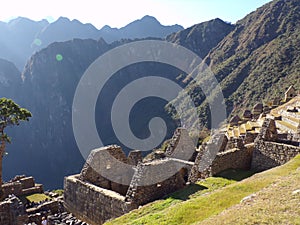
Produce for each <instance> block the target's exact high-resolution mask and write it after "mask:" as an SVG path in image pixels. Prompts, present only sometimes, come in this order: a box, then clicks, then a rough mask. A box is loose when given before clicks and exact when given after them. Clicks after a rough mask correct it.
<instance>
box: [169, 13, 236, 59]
mask: <svg viewBox="0 0 300 225" xmlns="http://www.w3.org/2000/svg"><path fill="white" fill-rule="evenodd" d="M234 27H235V26H234V25H231V24H229V23H226V22H224V21H222V20H221V19H218V18H217V19H213V20H210V21H207V22H204V23H200V24H196V25H194V26H192V27H190V28H187V29H185V30H182V31H179V32H177V33H173V34H170V35H169V36H167V38H166V39H167V41H170V42H172V43H175V44H178V45H182V46H184V47H186V48H188V49H190V50H191V51H193V52H195V53H196V54H198V55H199V56H200V57H201V58H204V57H205V56H206V55H207V54H208V53H209V51H210V50H212V48H214V47H215V46H217V44H218V43H219V42H220V41H221V40H222V39H223V38H224V37H225V36H227V35H228V34H229V33H230V32H231V31H232V30H233V29H234Z"/></svg>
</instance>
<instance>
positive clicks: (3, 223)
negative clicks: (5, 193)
mask: <svg viewBox="0 0 300 225" xmlns="http://www.w3.org/2000/svg"><path fill="white" fill-rule="evenodd" d="M27 222H28V216H27V215H26V212H25V207H24V205H23V204H22V202H21V201H20V200H19V199H18V198H17V197H16V196H10V197H9V198H7V199H5V200H4V201H3V202H1V203H0V225H23V224H25V223H27Z"/></svg>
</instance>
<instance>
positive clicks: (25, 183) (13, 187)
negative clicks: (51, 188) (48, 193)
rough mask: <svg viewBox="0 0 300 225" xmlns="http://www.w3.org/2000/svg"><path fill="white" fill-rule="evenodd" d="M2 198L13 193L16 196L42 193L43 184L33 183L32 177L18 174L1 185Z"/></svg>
mask: <svg viewBox="0 0 300 225" xmlns="http://www.w3.org/2000/svg"><path fill="white" fill-rule="evenodd" d="M2 189H3V194H4V198H6V197H8V196H9V195H11V194H13V195H16V196H22V195H31V194H36V193H43V191H44V190H43V185H42V184H35V181H34V178H33V177H26V176H25V175H18V176H16V177H15V178H13V179H12V180H11V181H9V182H7V183H5V184H3V185H2Z"/></svg>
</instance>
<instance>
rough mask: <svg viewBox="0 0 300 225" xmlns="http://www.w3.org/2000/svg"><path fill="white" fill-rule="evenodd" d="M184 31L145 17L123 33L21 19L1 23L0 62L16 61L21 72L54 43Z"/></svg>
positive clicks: (63, 22) (73, 23)
mask: <svg viewBox="0 0 300 225" xmlns="http://www.w3.org/2000/svg"><path fill="white" fill-rule="evenodd" d="M182 29H183V27H182V26H180V25H171V26H164V25H162V24H160V23H159V22H158V21H157V20H156V19H155V18H154V17H151V16H144V17H143V18H142V19H140V20H135V21H133V22H131V23H129V24H128V25H126V26H124V27H122V28H120V29H118V28H110V27H109V26H104V27H103V28H102V29H97V28H96V27H94V26H93V25H92V24H90V23H85V24H84V23H81V22H80V21H79V20H76V19H73V20H70V19H68V18H66V17H59V18H58V19H57V20H56V21H54V22H52V23H49V22H48V21H47V20H45V19H44V20H41V21H33V20H30V19H28V18H25V17H18V18H16V19H13V20H11V21H9V22H7V23H5V22H1V23H0V47H1V49H2V51H1V52H0V58H4V59H7V60H9V61H14V63H15V64H16V65H17V67H18V68H19V69H20V70H22V69H23V67H24V65H25V63H26V61H27V60H28V59H29V57H30V56H31V55H32V54H33V53H34V52H35V51H39V50H41V49H42V48H45V47H47V46H48V45H49V44H51V43H53V42H63V41H68V40H72V39H73V38H81V39H90V38H91V39H94V40H98V39H100V38H103V39H104V40H105V41H106V42H108V43H111V42H113V41H118V40H121V39H128V38H131V39H135V38H147V37H154V38H164V37H165V36H167V35H168V34H170V33H173V32H177V31H179V30H182ZM25 31H26V32H25ZM24 33H25V35H24Z"/></svg>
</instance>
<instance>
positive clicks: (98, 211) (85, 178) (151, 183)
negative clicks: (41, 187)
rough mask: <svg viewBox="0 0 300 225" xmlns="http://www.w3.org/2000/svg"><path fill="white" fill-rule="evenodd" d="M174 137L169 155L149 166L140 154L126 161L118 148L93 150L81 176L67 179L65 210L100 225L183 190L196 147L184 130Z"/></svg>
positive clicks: (65, 185)
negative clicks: (190, 160)
mask: <svg viewBox="0 0 300 225" xmlns="http://www.w3.org/2000/svg"><path fill="white" fill-rule="evenodd" d="M174 136H176V137H174V138H173V139H174V140H175V141H174V143H173V146H172V148H169V150H168V152H167V154H166V155H165V156H164V157H161V158H160V159H157V160H156V159H154V160H152V161H150V162H149V161H148V162H143V161H142V157H141V156H142V155H141V152H140V151H137V150H135V151H133V152H130V153H129V156H128V158H127V157H126V156H125V154H124V152H123V151H122V149H121V148H120V147H119V146H116V145H111V146H107V147H103V148H99V149H95V150H93V151H92V152H91V153H90V155H89V157H88V159H87V162H86V164H85V165H84V167H83V169H82V171H81V173H80V174H78V175H74V176H69V177H66V178H65V182H64V190H65V192H64V205H65V208H66V209H67V210H68V211H69V212H71V213H73V214H74V215H75V216H76V217H78V218H79V219H82V220H84V221H86V222H88V223H89V224H93V225H94V224H95V225H96V224H97V225H99V224H103V223H104V222H105V221H107V220H109V219H112V218H115V217H118V216H121V215H123V214H125V213H127V212H129V211H131V210H133V209H135V208H138V207H139V206H140V205H144V204H146V203H148V202H151V201H154V200H156V199H159V198H161V197H163V196H165V195H167V194H169V193H172V192H174V191H176V190H178V189H181V188H183V187H184V186H185V184H186V181H187V177H188V173H189V171H190V170H191V167H192V165H193V163H192V162H189V161H188V159H189V157H191V156H192V155H193V153H194V152H195V146H194V144H193V141H192V140H191V139H190V137H189V136H188V133H187V131H186V130H185V129H180V128H179V129H177V130H176V132H175V135H174ZM187 153H189V154H188V155H187ZM182 157H185V158H184V159H186V160H182V159H181V158H182Z"/></svg>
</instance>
